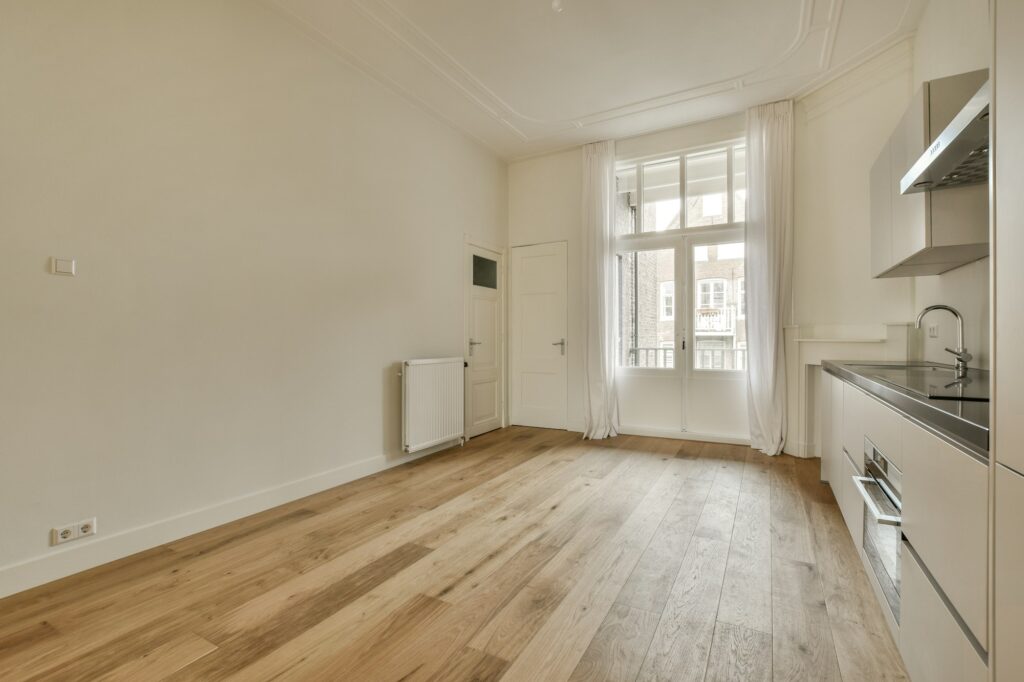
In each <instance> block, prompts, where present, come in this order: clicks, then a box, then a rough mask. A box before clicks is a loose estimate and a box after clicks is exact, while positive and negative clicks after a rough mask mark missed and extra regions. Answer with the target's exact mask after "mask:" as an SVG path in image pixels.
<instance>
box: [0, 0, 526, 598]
mask: <svg viewBox="0 0 1024 682" xmlns="http://www.w3.org/2000/svg"><path fill="white" fill-rule="evenodd" d="M0 45H3V59H0V92H3V93H4V97H3V99H4V104H3V106H2V107H0V149H3V153H2V154H0V292H2V293H0V319H2V320H3V325H2V326H3V332H2V333H0V386H2V387H3V390H2V393H0V463H2V471H3V473H2V476H0V594H4V593H7V592H11V591H14V590H17V589H21V588H24V587H27V586H29V585H31V584H36V583H40V582H44V581H46V580H49V579H52V578H55V577H58V576H60V575H64V574H67V573H70V572H73V571H75V570H80V569H82V568H85V567H87V566H89V565H92V564H95V563H100V562H102V561H106V560H109V559H111V558H114V557H116V556H120V555H124V554H127V553H130V552H132V551H137V550H138V549H141V548H143V547H146V546H150V545H154V544H159V543H160V542H163V541H166V540H169V539H171V538H173V537H176V536H179V535H181V534H184V533H189V532H193V531H195V530H198V529H200V528H203V527H207V526H209V525H212V524H215V523H219V522H222V521H226V520H229V519H230V518H234V517H237V516H241V515H244V514H247V513H251V512H253V511H255V510H257V509H259V508H263V507H266V506H270V505H272V504H275V503H279V502H281V501H284V500H286V499H289V498H292V497H297V496H300V495H302V494H307V493H309V492H313V491H315V490H318V489H322V488H325V487H329V486H331V485H336V484H338V483H341V482H344V481H346V480H349V479H351V478H354V477H356V476H360V475H365V474H367V473H370V472H372V471H375V470H378V469H381V468H383V467H385V466H387V465H389V464H392V463H395V462H397V461H398V452H399V442H398V438H399V437H398V433H399V412H398V410H399V403H398V399H399V385H398V379H397V377H396V376H395V366H394V363H395V362H396V361H399V360H401V359H403V358H407V357H413V356H436V355H442V356H450V355H461V354H462V343H463V338H462V337H463V319H462V317H463V303H462V295H463V279H462V277H463V238H464V236H463V235H464V233H470V234H472V235H474V236H475V237H477V238H479V239H482V240H484V241H486V242H488V243H493V244H498V245H503V244H504V243H505V241H506V219H507V194H506V193H507V180H506V171H505V165H504V163H503V162H501V161H499V160H498V159H497V158H496V157H495V156H494V155H493V154H491V153H490V152H488V151H485V150H483V149H481V148H480V147H478V146H477V145H476V144H475V143H473V142H470V141H469V140H467V139H466V138H464V137H463V136H461V135H460V134H458V133H456V132H454V131H453V130H451V129H449V128H448V127H446V126H445V125H444V124H442V123H440V122H439V121H437V120H436V119H434V118H432V117H431V116H428V115H427V114H425V113H423V112H422V111H421V110H419V109H416V108H414V107H412V106H411V105H410V104H409V103H408V102H407V101H406V100H404V99H402V98H400V97H398V96H396V95H394V94H392V93H391V92H389V91H387V90H385V89H384V88H382V87H381V86H379V85H378V84H377V83H376V82H374V81H371V80H369V79H368V78H367V77H366V76H364V75H363V74H362V73H360V72H358V71H356V70H354V69H352V68H350V67H349V66H347V65H346V64H345V63H344V62H343V61H341V60H340V59H338V58H337V57H336V56H335V55H334V54H332V53H330V52H328V51H327V49H326V48H325V47H324V46H323V45H322V44H320V43H318V42H316V41H315V40H313V39H311V38H309V37H308V36H307V35H305V34H304V33H302V32H300V30H298V29H297V28H295V27H293V26H292V25H291V24H289V23H287V22H286V21H285V20H284V19H283V18H282V16H281V15H279V14H277V13H276V12H275V11H274V10H272V9H269V8H268V7H267V6H265V5H263V4H261V3H252V2H245V1H244V0H219V1H216V2H214V1H210V0H177V1H176V2H164V3H144V4H139V3H135V2H130V1H129V0H121V1H114V0H107V1H102V2H101V1H99V0H97V1H95V2H89V3H85V4H83V3H79V2H70V1H61V2H56V1H55V2H46V3H40V2H33V1H31V0H24V1H20V2H9V3H4V6H3V10H2V13H0ZM50 256H69V257H74V258H77V260H78V268H79V275H78V276H77V277H75V278H73V279H72V278H65V277H58V276H53V275H49V274H47V270H46V267H47V261H48V258H49V257H50ZM93 515H96V516H98V517H99V529H100V535H99V536H98V537H97V538H95V539H94V540H82V541H78V542H75V543H72V544H70V545H67V546H66V549H65V548H60V549H55V548H50V547H48V543H47V533H48V530H49V529H50V527H51V526H55V525H58V524H62V523H65V522H71V521H75V520H78V519H81V518H86V517H90V516H93Z"/></svg>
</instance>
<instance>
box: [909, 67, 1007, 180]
mask: <svg viewBox="0 0 1024 682" xmlns="http://www.w3.org/2000/svg"><path fill="white" fill-rule="evenodd" d="M990 100H991V96H990V86H989V81H985V83H984V85H982V86H981V87H980V88H979V89H978V91H977V92H976V93H975V94H974V96H973V97H971V99H970V101H968V102H967V104H966V105H964V108H963V109H961V110H960V113H958V114H957V115H956V116H955V117H954V118H953V120H952V121H951V122H950V124H949V125H948V126H946V128H945V130H943V131H942V132H941V133H939V136H938V137H936V138H935V141H934V142H932V143H931V145H929V147H928V149H926V150H925V152H924V154H922V155H921V158H919V159H918V160H917V161H916V162H915V163H914V165H913V166H911V168H910V170H909V171H907V174H906V175H904V176H903V179H902V180H900V193H901V194H912V193H914V192H927V191H929V190H935V189H942V188H944V187H955V186H957V185H973V184H977V183H982V182H986V181H987V180H988V105H989V101H990Z"/></svg>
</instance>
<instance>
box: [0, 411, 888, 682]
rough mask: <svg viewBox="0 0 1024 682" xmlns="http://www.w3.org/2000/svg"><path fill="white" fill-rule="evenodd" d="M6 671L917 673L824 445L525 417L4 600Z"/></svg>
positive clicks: (432, 675)
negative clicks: (826, 470) (605, 433)
mask: <svg viewBox="0 0 1024 682" xmlns="http://www.w3.org/2000/svg"><path fill="white" fill-rule="evenodd" d="M0 679H2V680H35V679H59V680H65V679H67V680H77V679H83V680H85V679H87V680H96V679H103V680H161V679H169V680H219V679H238V680H266V679H274V680H283V679H288V680H360V681H362V680H409V681H411V680H446V681H447V680H456V681H457V680H497V679H502V680H528V681H531V682H532V681H535V680H574V681H575V680H673V681H679V680H753V681H756V680H813V681H815V682H818V681H822V680H839V679H842V680H847V681H849V680H870V681H871V682H876V681H878V680H886V679H905V676H904V672H903V670H902V667H901V665H900V662H899V656H898V654H897V653H896V650H895V647H894V645H893V642H892V639H891V638H890V636H889V633H888V630H887V628H886V625H885V623H884V622H883V620H882V614H881V612H880V611H879V607H878V605H877V603H876V602H875V600H874V596H873V594H872V593H871V588H870V586H869V584H868V582H867V577H866V575H865V573H864V571H863V568H862V567H861V563H860V561H859V559H858V557H857V554H856V550H855V548H854V546H853V544H852V541H851V539H850V536H849V534H848V532H847V530H846V527H845V526H844V524H843V521H842V519H841V517H840V514H839V510H838V508H837V507H836V504H835V501H834V499H833V498H832V495H831V493H830V492H829V490H828V487H827V486H824V485H821V484H820V483H819V482H818V461H817V460H797V459H794V458H791V457H774V458H770V457H765V456H762V455H759V454H757V453H755V452H754V451H752V450H750V449H748V448H744V447H738V446H730V445H715V444H703V443H695V442H686V441H672V440H663V439H657V438H640V437H619V438H615V439H610V440H607V441H599V442H593V441H582V440H580V439H579V436H578V435H577V434H570V433H565V432H560V431H547V430H541V429H528V428H521V427H515V428H510V429H505V430H502V431H498V432H494V433H491V434H488V435H485V436H482V437H480V438H477V439H474V440H473V441H471V443H470V444H469V445H467V446H466V447H465V448H461V449H458V448H456V449H452V450H448V451H445V452H443V453H440V454H438V455H435V456H432V457H429V458H426V459H423V460H420V461H418V462H415V463H413V464H410V465H405V466H402V467H398V468H395V469H391V470H389V471H386V472H382V473H380V474H377V475H375V476H371V477H369V478H365V479H362V480H359V481H356V482H353V483H350V484H348V485H345V486H342V487H340V488H335V489H333V490H329V491H326V492H324V493H321V494H319V495H315V496H313V497H309V498H306V499H303V500H298V501H296V502H293V503H290V504H288V505H285V506H283V507H278V508H276V509H272V510H269V511H267V512H264V513H262V514H258V515H256V516H253V517H249V518H246V519H243V520H241V521H238V522H235V523H232V524H229V525H226V526H222V527H220V528H215V529H213V530H210V531H207V532H205V533H201V534H199V535H195V536H192V537H189V538H185V539H183V540H180V541H178V542H174V543H171V544H169V545H165V546H162V547H158V548H156V549H153V550H150V551H148V552H145V553H143V554H139V555H136V556H134V557H129V558H128V559H125V560H122V561H119V562H115V563H113V564H108V565H107V566H102V567H100V568H97V569H94V570H92V571H89V572H86V573H83V574H79V575H77V576H73V577H71V578H67V579H65V580H62V581H59V582H56V583H52V584H50V585H46V586H43V587H41V588H37V589H35V590H32V591H29V592H25V593H22V594H19V595H15V596H13V597H10V598H8V599H6V600H2V601H0Z"/></svg>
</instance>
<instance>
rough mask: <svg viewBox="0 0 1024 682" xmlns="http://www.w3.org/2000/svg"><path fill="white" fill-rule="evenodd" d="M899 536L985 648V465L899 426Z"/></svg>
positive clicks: (909, 426)
mask: <svg viewBox="0 0 1024 682" xmlns="http://www.w3.org/2000/svg"><path fill="white" fill-rule="evenodd" d="M902 432H903V534H904V535H905V536H906V538H907V539H908V540H909V541H910V544H911V545H913V547H914V550H915V551H916V552H917V554H918V556H920V557H921V561H923V562H924V565H925V566H926V567H927V569H928V570H929V571H931V574H932V575H933V576H934V577H935V580H936V582H938V584H939V586H940V587H941V588H942V591H943V592H944V593H945V595H946V596H947V597H948V598H949V601H950V602H951V603H952V604H953V607H954V608H955V609H956V610H957V612H958V613H959V614H960V617H961V618H963V620H964V621H965V622H966V623H967V626H968V627H969V628H970V629H971V632H973V633H974V636H975V637H976V638H977V639H978V641H979V642H981V644H982V646H983V647H984V648H985V649H988V644H987V642H988V626H987V621H988V606H987V590H988V467H987V466H986V465H985V464H982V463H981V462H979V461H978V460H976V459H974V458H973V457H971V456H970V455H968V454H967V453H965V452H962V451H961V450H959V449H957V448H955V447H953V446H952V445H949V444H948V443H946V442H945V441H943V440H941V439H940V438H938V437H937V436H934V435H932V434H931V433H929V432H928V431H925V430H924V429H923V428H921V427H919V426H917V425H916V424H913V423H911V422H910V421H904V422H903V428H902Z"/></svg>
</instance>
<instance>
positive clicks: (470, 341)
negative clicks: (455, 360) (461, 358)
mask: <svg viewBox="0 0 1024 682" xmlns="http://www.w3.org/2000/svg"><path fill="white" fill-rule="evenodd" d="M480 345H483V341H474V340H473V339H470V340H469V355H470V357H472V356H473V347H474V346H480Z"/></svg>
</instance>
